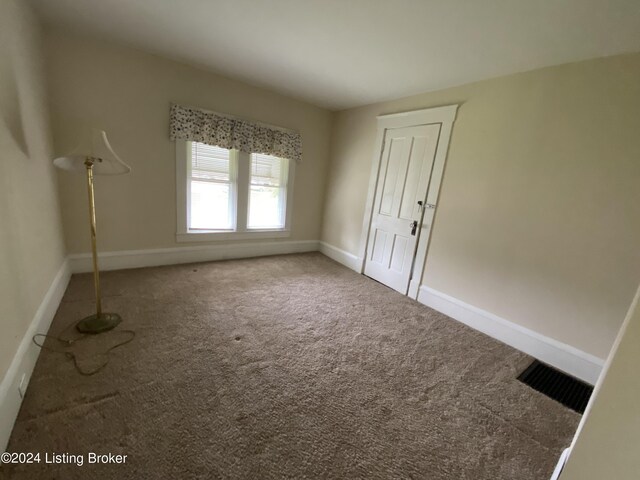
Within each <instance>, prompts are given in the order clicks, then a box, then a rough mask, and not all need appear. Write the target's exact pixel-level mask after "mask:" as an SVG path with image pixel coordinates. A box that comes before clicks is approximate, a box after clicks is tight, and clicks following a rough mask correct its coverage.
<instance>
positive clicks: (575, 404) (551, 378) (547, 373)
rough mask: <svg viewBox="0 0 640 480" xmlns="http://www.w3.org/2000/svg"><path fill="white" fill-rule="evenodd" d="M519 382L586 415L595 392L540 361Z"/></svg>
mask: <svg viewBox="0 0 640 480" xmlns="http://www.w3.org/2000/svg"><path fill="white" fill-rule="evenodd" d="M518 380H520V381H521V382H523V383H526V384H527V385H529V386H530V387H531V388H533V389H535V390H537V391H539V392H540V393H544V394H545V395H546V396H547V397H550V398H553V399H554V400H555V401H557V402H560V403H561V404H563V405H564V406H565V407H569V408H570V409H572V410H575V411H576V412H578V413H584V409H585V408H586V406H587V402H589V397H591V393H592V392H593V387H592V386H591V385H588V384H586V383H584V382H581V381H580V380H578V379H576V378H573V377H571V376H569V375H567V374H566V373H562V372H561V371H559V370H556V369H555V368H553V367H550V366H548V365H545V364H544V363H541V362H539V361H538V360H535V361H534V362H533V363H532V364H531V365H529V366H528V367H527V369H526V370H525V371H524V372H522V373H521V374H520V376H519V377H518Z"/></svg>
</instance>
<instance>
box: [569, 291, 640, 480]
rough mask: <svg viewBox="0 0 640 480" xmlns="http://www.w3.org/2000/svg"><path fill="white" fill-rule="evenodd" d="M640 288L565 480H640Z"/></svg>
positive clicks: (585, 421) (594, 398)
mask: <svg viewBox="0 0 640 480" xmlns="http://www.w3.org/2000/svg"><path fill="white" fill-rule="evenodd" d="M639 300H640V288H639V289H638V292H637V294H636V298H635V302H634V304H633V305H632V306H631V309H630V310H629V314H628V318H627V320H626V321H625V326H624V327H623V328H624V329H623V330H622V331H621V332H620V335H619V337H618V339H617V340H616V346H615V347H614V350H613V351H612V353H611V357H610V359H609V360H608V361H607V366H606V368H605V371H604V375H603V377H602V378H601V379H600V381H599V382H598V385H597V387H596V390H595V393H594V396H593V399H592V402H591V404H590V405H589V408H588V409H587V412H586V413H585V415H584V416H583V418H582V423H581V425H580V428H579V429H578V433H577V437H576V439H575V440H574V445H573V448H572V453H571V455H570V456H569V460H568V462H567V464H566V466H565V470H564V471H563V473H562V475H561V476H560V478H561V480H603V479H615V480H636V479H637V478H638V472H640V458H639V457H638V445H640V401H639V399H640V378H639V377H638V364H639V363H640V304H639V303H638V301H639Z"/></svg>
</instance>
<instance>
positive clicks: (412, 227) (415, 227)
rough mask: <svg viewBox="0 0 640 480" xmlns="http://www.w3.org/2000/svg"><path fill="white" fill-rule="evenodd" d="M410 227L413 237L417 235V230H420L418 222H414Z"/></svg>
mask: <svg viewBox="0 0 640 480" xmlns="http://www.w3.org/2000/svg"><path fill="white" fill-rule="evenodd" d="M409 226H410V227H411V235H415V234H416V230H417V228H418V221H417V220H414V221H413V222H411V223H410V225H409Z"/></svg>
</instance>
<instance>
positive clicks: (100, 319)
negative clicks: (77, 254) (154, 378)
mask: <svg viewBox="0 0 640 480" xmlns="http://www.w3.org/2000/svg"><path fill="white" fill-rule="evenodd" d="M83 140H85V141H86V140H89V139H88V138H87V139H83ZM79 150H80V151H79V152H78V153H75V152H74V153H71V154H69V155H65V156H63V157H58V158H56V159H55V160H54V161H53V164H54V165H55V166H56V167H58V168H60V169H62V170H65V171H67V172H73V173H85V174H86V175H87V190H88V193H89V223H90V226H91V254H92V257H93V284H94V288H95V295H96V313H95V314H93V315H90V316H88V317H86V318H83V319H82V320H80V321H79V322H78V323H77V324H76V328H77V329H78V331H80V332H82V333H101V332H106V331H107V330H111V329H112V328H114V327H115V326H116V325H118V324H119V323H120V322H121V321H122V318H121V317H120V315H118V314H117V313H105V312H103V311H102V298H101V295H100V272H99V270H98V254H97V248H96V205H95V199H94V195H93V177H94V175H122V174H125V173H129V172H130V171H131V167H129V165H127V164H126V163H124V162H123V161H122V160H121V159H120V158H119V157H118V155H116V153H115V152H114V151H113V149H112V148H111V145H110V144H109V140H107V134H106V133H105V132H104V131H103V130H93V131H92V133H91V137H90V144H89V145H88V146H86V147H85V148H80V149H79Z"/></svg>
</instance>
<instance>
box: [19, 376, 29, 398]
mask: <svg viewBox="0 0 640 480" xmlns="http://www.w3.org/2000/svg"><path fill="white" fill-rule="evenodd" d="M26 379H27V374H26V373H23V374H22V378H21V379H20V385H18V393H19V394H20V398H24V392H25V390H26V389H27V385H26V381H25V380H26Z"/></svg>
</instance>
